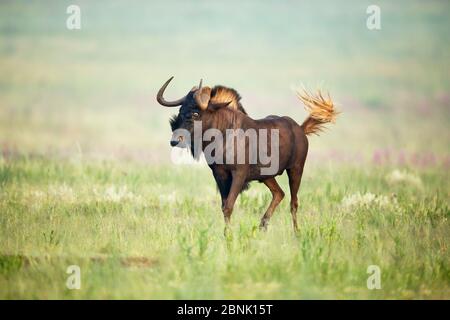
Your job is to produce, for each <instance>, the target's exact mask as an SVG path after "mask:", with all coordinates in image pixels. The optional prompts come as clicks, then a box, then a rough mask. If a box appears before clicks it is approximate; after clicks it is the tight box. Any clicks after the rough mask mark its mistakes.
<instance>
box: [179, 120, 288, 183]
mask: <svg viewBox="0 0 450 320" xmlns="http://www.w3.org/2000/svg"><path fill="white" fill-rule="evenodd" d="M193 136H194V137H193V138H194V140H193V141H192V137H191V133H190V132H189V131H188V130H186V129H177V130H175V131H174V132H173V137H175V139H176V140H178V141H180V143H179V144H178V145H177V146H179V147H184V148H188V147H189V148H190V147H193V148H192V150H193V156H194V158H198V157H199V156H200V153H202V152H203V154H204V156H205V159H206V162H207V163H208V164H250V165H252V164H258V165H260V173H261V175H273V174H276V173H277V172H278V169H279V144H280V139H279V130H278V129H253V128H249V129H246V130H243V129H226V130H225V132H224V133H223V132H221V131H220V130H218V129H215V128H210V129H207V130H205V132H203V129H202V122H201V121H194V134H193ZM171 158H172V161H173V162H174V163H179V161H178V159H177V152H176V149H172V154H171Z"/></svg>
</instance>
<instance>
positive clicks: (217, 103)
mask: <svg viewBox="0 0 450 320" xmlns="http://www.w3.org/2000/svg"><path fill="white" fill-rule="evenodd" d="M172 79H173V77H171V78H170V79H169V80H167V81H166V83H164V85H163V86H162V87H161V89H160V90H159V91H158V94H157V101H158V102H159V103H160V104H161V105H163V106H165V107H178V106H181V108H180V110H179V113H178V115H176V116H174V117H173V118H172V119H171V120H170V124H171V127H172V131H173V135H172V139H171V141H170V144H171V146H183V147H190V149H191V151H192V154H193V155H194V156H195V155H197V156H198V155H199V151H200V152H201V151H204V150H205V148H206V147H207V145H208V142H206V141H202V142H201V143H200V144H197V146H199V149H200V150H196V144H195V143H194V141H192V140H191V141H190V142H187V141H183V139H185V137H184V136H183V135H180V134H179V133H178V132H179V130H178V129H184V130H187V132H189V133H190V134H191V135H192V134H194V135H195V133H194V121H199V122H200V123H201V130H202V134H203V133H204V132H205V131H206V130H208V129H211V128H214V129H217V130H219V131H220V132H221V133H222V134H223V135H225V131H226V130H230V129H233V130H236V129H242V130H243V131H244V132H245V130H249V129H253V130H260V129H266V131H265V132H270V131H271V130H273V129H276V130H278V138H279V139H278V141H277V142H278V145H277V148H278V150H277V151H278V159H277V160H278V168H277V169H278V170H276V172H273V173H272V174H262V171H261V169H262V167H264V165H263V164H262V162H261V161H260V159H258V160H257V161H256V163H252V162H250V161H249V159H250V154H251V153H252V150H253V149H251V147H250V145H249V141H248V140H249V139H247V138H248V137H246V136H243V137H241V138H240V139H241V140H240V142H241V143H242V144H239V141H236V140H233V142H230V141H231V140H223V142H222V143H221V144H220V148H222V151H224V152H222V153H221V154H223V157H225V154H226V152H227V150H228V147H229V146H228V145H227V143H228V144H230V143H233V145H234V146H235V147H236V148H238V147H237V146H238V145H239V146H240V148H244V150H245V161H244V162H239V161H236V158H234V160H235V161H231V162H230V161H228V162H227V161H220V162H213V163H208V164H209V167H210V168H211V170H212V173H213V175H214V179H215V180H216V183H217V187H218V189H219V192H220V195H221V198H222V211H223V215H224V218H225V223H226V226H228V224H229V222H230V217H231V214H232V212H233V207H234V203H235V201H236V198H237V196H238V195H239V193H240V192H241V191H243V190H244V189H246V187H247V185H248V183H249V182H250V181H254V180H257V181H260V182H263V183H264V184H265V185H266V186H267V187H268V188H269V189H270V191H271V192H272V201H271V203H270V205H269V207H268V209H267V211H266V212H265V214H264V216H263V217H262V219H261V223H260V228H263V229H265V228H266V226H267V224H268V221H269V220H270V217H271V216H272V214H273V211H274V210H275V208H276V207H277V206H278V204H279V203H280V202H281V200H282V199H283V198H284V192H283V190H282V189H281V188H280V186H279V185H278V183H277V181H276V180H275V176H277V175H281V174H282V173H283V172H284V171H285V170H286V172H287V174H288V177H289V187H290V191H291V214H292V222H293V226H294V230H295V231H297V230H298V226H297V208H298V199H297V193H298V190H299V187H300V181H301V178H302V174H303V167H304V164H305V160H306V155H307V153H308V139H307V135H310V134H317V133H318V132H319V131H321V129H322V126H323V125H324V124H325V123H327V122H334V120H335V117H336V115H337V111H336V109H335V108H334V104H333V101H332V100H331V98H330V96H329V95H328V97H327V98H324V97H323V95H322V94H321V92H320V91H319V92H318V93H317V94H316V95H313V94H310V93H308V92H307V91H305V90H304V91H303V93H298V97H299V98H300V99H301V100H302V102H303V103H304V104H305V106H306V109H307V110H308V111H309V116H308V117H307V118H306V119H305V121H304V122H303V124H302V125H299V124H297V122H295V121H294V120H293V119H291V118H290V117H279V116H273V115H272V116H268V117H266V118H264V119H260V120H254V119H252V118H250V117H249V116H248V115H247V112H246V111H245V110H244V108H243V107H242V105H241V103H240V99H241V97H240V95H239V94H238V93H237V92H236V91H235V90H234V89H231V88H227V87H224V86H215V87H213V88H210V87H206V86H205V87H203V86H202V82H201V81H200V85H199V86H198V87H194V88H192V89H191V91H189V92H188V94H187V95H186V96H184V97H182V98H180V99H178V100H175V101H167V100H166V99H165V98H164V96H163V95H164V91H165V90H166V88H167V86H168V84H169V82H170V81H171V80H172ZM258 132H259V131H258ZM258 138H260V137H258ZM265 141H267V148H266V150H272V149H271V145H270V144H271V141H272V140H270V139H266V140H265ZM184 142H186V143H184ZM216 151H217V150H216Z"/></svg>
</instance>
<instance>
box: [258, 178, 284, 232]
mask: <svg viewBox="0 0 450 320" xmlns="http://www.w3.org/2000/svg"><path fill="white" fill-rule="evenodd" d="M263 182H264V184H265V185H266V186H267V188H269V189H270V192H272V201H271V202H270V205H269V208H267V210H266V213H265V214H264V216H263V217H262V219H261V223H260V225H259V228H260V229H264V230H265V229H266V228H267V224H268V222H269V220H270V217H272V214H273V211H274V210H275V208H276V207H277V206H278V204H279V203H280V202H281V200H283V198H284V192H283V190H281V188H280V186H279V185H278V183H277V180H275V178H269V179H266V180H263Z"/></svg>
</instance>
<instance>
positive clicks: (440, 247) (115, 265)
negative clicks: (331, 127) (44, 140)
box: [0, 159, 450, 299]
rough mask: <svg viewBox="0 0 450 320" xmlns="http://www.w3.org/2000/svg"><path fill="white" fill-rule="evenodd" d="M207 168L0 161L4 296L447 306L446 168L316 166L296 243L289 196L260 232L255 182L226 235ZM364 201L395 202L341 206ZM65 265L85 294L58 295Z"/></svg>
mask: <svg viewBox="0 0 450 320" xmlns="http://www.w3.org/2000/svg"><path fill="white" fill-rule="evenodd" d="M372 169H373V168H372ZM208 171H209V170H208V169H207V168H198V169H189V170H186V167H184V168H183V167H175V168H169V167H166V168H164V167H162V168H161V167H159V168H152V167H148V166H142V165H138V164H134V163H96V162H92V163H85V162H78V163H73V162H72V163H70V162H64V161H62V162H61V161H58V162H56V161H48V160H46V159H20V160H15V161H10V160H5V159H4V160H3V161H2V163H1V166H0V177H1V180H0V181H1V182H0V183H1V193H0V212H2V214H1V216H0V226H1V229H0V242H1V243H2V249H1V256H0V288H2V289H1V290H0V298H2V299H7V298H26V299H29V298H40V299H43V298H69V299H71V298H149V299H157V298H175V299H176V298H192V299H197V298H256V299H270V298H277V299H278V298H287V299H296V298H306V299H309V298H390V299H392V298H394V299H396V298H448V296H449V293H450V291H449V290H450V279H449V276H450V274H449V272H450V269H449V256H448V252H447V246H448V243H449V240H450V239H449V232H448V230H450V229H449V226H450V225H449V220H448V219H449V213H450V212H449V203H448V194H447V193H443V191H442V190H449V184H448V181H449V180H448V176H447V177H445V176H442V174H441V173H442V172H441V171H440V170H436V169H429V170H426V171H422V172H416V173H415V174H416V176H417V177H419V178H420V179H421V181H422V183H423V185H422V186H416V185H414V184H411V183H407V182H406V183H404V182H398V183H394V184H392V183H389V182H388V180H387V179H386V175H388V174H389V172H390V168H377V170H367V169H363V168H354V167H345V166H341V167H339V166H338V167H328V168H320V167H317V166H312V167H310V168H309V170H308V171H307V172H306V173H305V177H304V182H303V186H302V188H301V191H300V203H301V207H300V210H299V222H300V232H299V234H298V235H295V234H294V233H293V231H292V227H291V221H290V214H289V210H288V207H289V206H288V198H287V199H285V200H284V201H283V202H282V203H281V205H280V207H279V209H278V210H277V211H276V213H275V215H274V217H273V219H272V221H271V224H270V226H269V230H268V231H267V232H260V231H258V228H257V226H258V223H259V219H260V218H261V216H262V213H263V211H264V210H265V207H266V206H267V204H268V201H269V194H270V193H269V192H268V191H267V190H265V187H264V186H263V185H261V184H258V183H255V184H253V185H252V187H251V189H250V190H249V191H247V192H245V193H243V194H242V195H241V197H240V198H239V200H238V202H237V206H236V209H235V212H234V213H233V216H232V229H231V230H232V232H231V236H230V237H225V236H224V234H223V226H224V224H223V218H222V215H221V211H220V203H219V196H218V194H216V193H215V192H214V183H213V179H212V177H210V174H209V172H208ZM411 172H413V171H411ZM411 174H412V173H411ZM280 180H281V183H282V187H283V189H285V190H288V188H287V181H286V179H285V178H284V177H283V178H282V179H280ZM358 192H362V193H365V192H371V193H373V194H376V195H384V196H386V197H387V198H388V199H389V203H388V204H387V205H386V206H381V207H380V206H377V205H376V204H371V205H368V206H364V205H359V204H358V203H355V204H354V206H353V207H350V208H349V207H345V206H344V205H343V203H342V200H343V198H344V197H345V196H347V195H352V194H355V193H358ZM393 194H395V195H396V196H395V199H397V200H396V201H394V197H393ZM127 259H128V260H130V261H131V262H130V263H128V264H127V263H124V261H127ZM133 259H134V260H137V261H140V260H139V259H143V260H144V262H143V263H139V262H133V261H134V260H133ZM73 264H75V265H79V266H80V267H81V274H82V277H81V279H82V287H81V289H80V290H69V289H67V288H66V286H65V283H66V279H67V277H68V275H67V274H66V273H65V271H66V268H67V267H68V266H69V265H73ZM369 265H378V266H379V267H380V268H381V281H382V282H381V285H382V289H381V290H368V289H367V286H366V281H367V278H368V276H369V275H368V274H367V267H368V266H369Z"/></svg>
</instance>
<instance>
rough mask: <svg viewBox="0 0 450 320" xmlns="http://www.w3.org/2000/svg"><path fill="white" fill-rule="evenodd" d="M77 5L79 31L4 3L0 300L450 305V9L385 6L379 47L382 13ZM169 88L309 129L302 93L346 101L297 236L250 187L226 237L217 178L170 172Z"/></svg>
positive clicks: (265, 6) (312, 158) (273, 6)
mask: <svg viewBox="0 0 450 320" xmlns="http://www.w3.org/2000/svg"><path fill="white" fill-rule="evenodd" d="M77 3H78V4H79V5H80V8H81V10H82V29H81V30H76V31H70V30H67V29H66V25H65V20H66V18H67V14H66V7H67V6H68V5H69V4H72V3H71V2H65V1H46V2H28V1H3V2H2V3H1V4H0V148H1V154H0V299H61V298H62V299H84V298H88V299H101V298H111V299H121V298H132V299H181V298H184V299H205V298H206V299H219V298H225V299H241V298H242V299H245V298H249V299H253V298H254V299H282V298H286V299H299V298H300V299H312V298H318V299H330V298H340V299H351V298H356V299H365V298H368V299H402V298H405V299H431V298H437V299H449V298H450V264H449V263H450V256H449V252H448V246H449V243H450V231H449V230H450V222H449V218H450V211H449V206H450V179H449V178H450V174H449V168H450V152H449V145H450V131H449V129H448V128H449V125H450V121H449V120H450V78H449V74H450V34H449V33H448V30H449V29H450V10H449V9H450V5H449V4H448V3H447V2H445V1H427V2H426V3H424V2H422V1H398V2H395V3H392V2H387V1H381V2H380V3H379V5H380V7H381V10H382V11H381V12H382V29H381V30H379V31H369V30H368V29H367V28H366V25H365V22H366V18H367V14H366V8H367V6H368V5H369V4H372V3H371V2H369V1H346V2H345V4H339V6H338V4H337V3H335V2H332V1H314V2H296V1H287V2H283V4H279V3H278V2H275V1H264V2H261V1H248V2H245V3H244V4H242V2H235V3H231V4H230V3H218V2H212V1H200V2H195V3H189V2H187V1H183V2H181V1H180V2H177V1H169V2H166V1H164V2H163V1H161V2H159V1H155V2H153V1H152V2H147V1H142V2H140V1H139V2H136V3H135V4H134V5H133V6H130V5H129V3H128V2H125V1H95V2H93V1H79V2H77ZM237 6H239V9H237ZM170 14H172V15H174V16H175V17H176V18H175V19H169V18H168V17H169V15H170ZM171 75H175V80H174V81H173V85H172V84H171V87H170V88H169V89H168V96H169V98H172V97H173V98H178V97H179V96H181V95H183V94H185V93H186V91H187V90H189V89H190V88H191V87H192V86H193V85H195V84H197V83H198V80H199V79H200V78H204V81H205V82H206V83H207V84H209V85H213V84H218V83H221V84H224V85H229V86H232V87H235V88H236V89H237V90H238V91H239V92H240V94H241V95H242V96H243V105H244V107H245V108H246V110H247V111H248V113H249V114H250V115H251V116H252V117H255V118H258V117H262V116H265V115H268V114H285V115H289V116H291V117H292V118H294V119H297V120H298V121H299V122H301V121H302V120H303V119H304V117H305V116H306V113H305V112H304V110H303V108H302V105H301V104H300V103H299V101H298V100H297V99H296V98H295V94H294V93H293V92H292V90H291V88H292V87H295V86H297V85H299V84H300V83H302V82H303V83H305V84H306V85H307V86H309V87H313V88H314V87H315V86H320V87H322V88H324V89H328V90H330V92H331V94H332V96H333V98H334V99H335V100H336V101H337V102H338V103H339V104H338V107H339V109H340V110H341V111H342V114H341V115H340V116H339V117H338V119H337V122H336V124H335V125H330V126H329V130H327V131H326V132H324V133H323V134H322V135H321V136H320V137H311V138H310V154H309V156H308V160H307V163H306V167H305V173H304V176H303V181H302V186H301V188H300V193H299V200H300V208H299V212H298V216H299V228H300V232H299V234H297V235H295V234H294V233H293V230H292V226H291V217H290V213H289V196H287V197H286V198H285V200H284V201H283V202H282V203H281V204H280V207H279V208H278V209H277V211H276V212H275V214H274V216H273V218H272V220H271V223H270V225H269V229H268V231H267V232H260V231H259V230H258V228H257V226H258V224H259V220H260V218H261V216H262V214H263V212H264V211H265V209H266V206H267V205H268V203H269V201H270V193H269V192H268V190H267V189H266V188H265V186H264V185H261V184H258V183H253V184H252V185H251V188H250V189H249V190H248V191H246V192H244V193H243V194H242V195H241V196H240V197H239V198H238V201H237V204H236V207H235V210H234V213H233V216H232V228H231V234H230V236H229V237H225V236H224V234H223V227H224V223H223V217H222V213H221V210H220V197H219V195H218V193H217V192H216V187H215V184H214V180H213V178H212V175H211V174H210V171H209V169H208V168H207V167H206V166H204V165H176V164H174V163H172V162H171V160H170V153H171V149H170V147H169V139H170V136H171V133H170V127H169V124H168V119H169V117H170V115H172V114H173V113H175V112H176V111H174V110H169V109H163V108H161V107H159V106H158V105H157V103H156V101H155V98H154V96H155V93H156V91H157V90H158V88H159V87H160V86H161V84H162V83H163V82H164V81H165V80H166V79H167V78H168V77H169V76H171ZM278 180H279V182H280V184H281V186H282V188H283V189H284V190H285V192H286V194H288V190H289V188H288V183H287V178H286V177H285V176H282V177H280V178H279V179H278ZM71 265H78V266H79V267H80V270H81V288H80V289H79V290H70V289H68V288H67V287H66V280H67V279H68V277H69V274H67V273H66V270H67V268H68V267H69V266H71ZM371 265H376V266H378V267H379V268H380V271H381V289H375V290H369V289H368V287H367V279H368V277H369V276H370V274H369V273H368V272H367V270H368V267H369V266H371Z"/></svg>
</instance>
